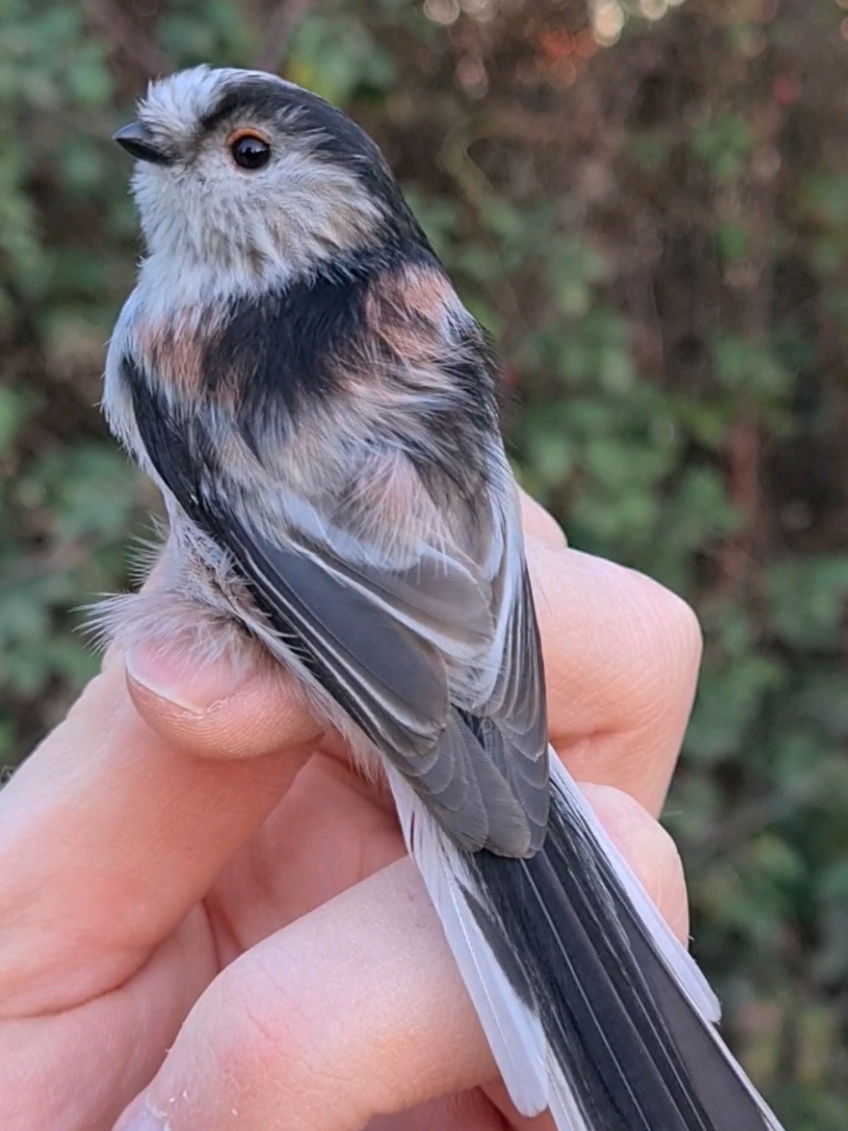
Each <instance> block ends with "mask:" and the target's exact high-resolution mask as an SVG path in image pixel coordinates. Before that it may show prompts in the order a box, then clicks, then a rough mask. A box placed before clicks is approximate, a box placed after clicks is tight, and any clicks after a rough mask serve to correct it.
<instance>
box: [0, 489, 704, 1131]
mask: <svg viewBox="0 0 848 1131" xmlns="http://www.w3.org/2000/svg"><path fill="white" fill-rule="evenodd" d="M525 530H526V535H527V555H528V561H529V565H530V571H531V576H532V579H533V585H534V591H535V596H536V605H537V612H538V615H539V620H540V625H541V630H542V637H543V643H544V650H545V661H546V668H547V681H548V704H549V710H550V719H549V725H550V732H551V738H552V742H553V744H554V746H555V748H556V749H557V751H558V753H559V754H560V756H561V757H563V758H564V759H565V761H566V762H567V764H568V766H569V768H570V770H571V772H572V773H573V774H574V776H575V777H577V778H578V780H581V781H586V782H591V783H593V784H592V785H591V786H588V787H587V791H588V795H589V798H590V800H591V801H592V803H593V804H594V805H595V806H596V808H597V810H598V812H599V814H600V817H601V819H602V820H603V822H604V823H605V825H606V827H607V829H608V831H609V832H610V833H611V835H612V836H613V838H614V839H615V840H616V842H617V843H618V845H619V847H620V848H621V849H622V851H623V852H624V853H625V855H627V856H628V858H629V859H630V862H631V864H632V865H633V866H634V867H635V869H636V871H637V872H638V874H639V875H640V876H641V878H642V880H643V882H644V883H645V885H646V887H647V888H648V891H649V892H650V893H651V895H652V896H653V898H654V899H655V900H656V902H657V903H658V905H659V906H660V909H661V910H662V912H663V914H664V915H665V916H666V917H667V918H668V919H669V921H670V922H671V924H672V925H673V927H674V929H675V931H676V932H677V934H678V935H679V936H680V937H681V938H684V939H685V937H686V933H687V916H686V901H685V889H684V884H683V877H682V871H681V868H680V863H679V859H678V857H677V854H676V852H675V850H674V847H673V844H672V842H671V841H670V839H669V838H668V837H667V835H666V834H665V833H664V832H663V831H662V829H661V828H660V826H659V825H658V824H657V823H656V822H655V820H654V819H653V817H654V816H656V814H658V812H659V810H660V808H661V805H662V802H663V799H664V796H665V792H666V789H667V785H668V781H669V778H670V775H671V771H672V769H673V766H674V763H675V761H676V758H677V753H678V749H679V745H680V741H681V737H682V734H683V730H684V727H685V724H686V720H687V718H688V714H689V710H690V706H691V700H692V695H693V691H694V685H695V679H696V674H697V666H698V659H699V654H700V638H699V634H698V630H697V626H696V623H695V620H694V617H693V616H692V614H691V612H690V611H689V610H688V608H687V607H686V606H685V605H684V604H683V603H682V602H680V601H679V600H678V599H677V598H676V597H674V596H673V595H672V594H670V593H669V592H668V591H666V590H664V589H662V588H661V587H660V586H658V585H656V584H655V583H653V582H651V581H649V580H648V579H647V578H645V577H642V576H641V575H639V574H636V573H633V572H631V571H629V570H626V569H623V568H621V567H619V566H615V565H613V564H611V563H608V562H605V561H602V560H600V559H597V558H592V557H589V556H587V555H583V554H580V553H577V552H575V551H573V550H568V549H566V548H565V546H564V542H563V539H562V535H561V534H560V532H559V530H558V528H557V527H556V526H555V524H554V523H553V522H552V520H551V519H550V518H549V517H548V516H547V515H546V514H545V513H544V512H543V511H542V510H541V508H539V507H537V506H536V505H535V504H533V503H531V502H529V501H528V500H525ZM130 669H131V672H132V674H131V675H130V676H129V677H128V678H127V677H125V669H124V657H123V656H122V655H121V654H120V652H118V651H117V650H114V651H112V652H111V653H110V654H109V655H108V656H107V658H106V661H105V663H104V668H103V672H102V674H101V675H100V676H99V677H98V678H97V679H95V680H93V681H92V683H91V684H89V686H88V687H87V688H86V690H85V692H84V693H83V695H82V697H81V698H80V700H79V701H78V702H77V704H76V705H75V706H74V708H73V709H72V711H71V712H70V714H69V716H68V718H67V720H66V721H65V722H64V723H63V724H61V726H59V727H58V728H57V729H56V730H55V731H54V732H53V733H52V734H51V735H50V736H49V737H48V738H47V739H46V740H45V742H44V743H43V744H42V746H41V747H40V748H39V749H38V750H37V751H36V752H35V753H34V754H33V755H32V757H31V758H30V759H29V761H28V762H27V763H26V764H25V765H24V766H23V767H22V768H21V769H20V770H19V771H18V773H17V774H16V775H15V777H14V778H13V779H12V781H11V782H10V783H9V785H8V786H7V787H6V789H5V790H4V791H3V792H2V793H1V794H0V1126H2V1127H3V1128H4V1131H108V1129H109V1128H111V1127H112V1126H113V1123H114V1121H115V1119H116V1118H117V1117H118V1115H119V1113H120V1112H121V1110H122V1109H123V1107H124V1105H125V1104H127V1103H129V1102H130V1101H131V1100H132V1098H133V1097H134V1096H136V1095H137V1093H139V1092H140V1091H142V1089H144V1096H143V1097H139V1098H138V1099H137V1100H135V1101H133V1102H132V1103H131V1106H130V1109H129V1111H128V1113H126V1116H127V1118H128V1119H131V1118H136V1119H139V1118H142V1117H144V1118H146V1119H147V1120H148V1122H147V1123H141V1124H138V1125H137V1124H135V1123H132V1124H131V1123H130V1122H124V1121H123V1120H122V1121H121V1123H120V1128H121V1131H129V1128H130V1126H131V1127H132V1131H140V1129H141V1128H144V1131H148V1129H149V1131H154V1129H157V1131H158V1129H159V1128H163V1127H165V1126H167V1127H168V1129H169V1131H229V1129H231V1128H233V1129H235V1128H238V1129H239V1131H271V1129H272V1128H277V1127H283V1126H285V1127H286V1128H287V1129H289V1131H299V1129H303V1131H306V1129H307V1128H308V1129H309V1131H342V1129H350V1131H353V1129H355V1128H360V1127H364V1126H366V1125H368V1126H369V1127H370V1128H372V1131H376V1129H377V1128H379V1131H389V1129H391V1131H414V1129H416V1128H433V1127H438V1128H440V1129H444V1131H472V1129H473V1131H490V1129H491V1131H494V1129H495V1128H499V1129H503V1128H504V1127H512V1128H524V1127H526V1126H529V1125H530V1124H531V1122H532V1121H529V1120H525V1119H522V1118H521V1117H519V1116H517V1115H516V1114H515V1113H514V1111H513V1110H512V1108H511V1106H510V1105H509V1102H508V1100H507V1098H506V1095H505V1092H504V1090H503V1088H502V1086H500V1085H499V1084H497V1082H494V1078H495V1067H494V1063H493V1061H492V1058H491V1054H490V1053H489V1050H488V1046H487V1045H486V1041H485V1038H484V1037H483V1034H482V1030H481V1029H480V1027H479V1025H478V1023H477V1021H476V1017H475V1015H474V1011H473V1009H472V1007H471V1004H470V1002H469V1000H468V998H467V996H466V994H465V991H464V989H463V986H462V982H461V980H460V978H459V974H458V972H457V971H456V969H455V967H454V964H453V961H452V958H451V956H450V953H449V951H448V949H447V944H446V943H445V941H444V938H443V935H442V932H441V928H440V926H439V923H438V920H437V918H436V916H435V913H434V911H433V910H432V908H431V907H430V905H429V902H428V900H427V897H426V895H425V893H424V890H423V886H422V884H421V882H420V880H419V878H418V876H417V873H416V871H415V869H414V867H413V865H412V864H411V862H410V861H409V860H408V859H404V858H403V857H404V849H403V844H402V841H401V838H400V834H399V832H398V829H397V825H396V822H395V819H394V815H393V811H392V808H391V803H390V801H389V800H388V798H387V797H386V796H384V795H383V794H382V793H381V792H380V791H379V790H378V789H375V788H373V787H371V786H369V785H367V784H366V783H364V782H363V781H362V780H361V779H360V778H359V777H357V776H356V775H355V774H354V773H353V772H352V771H351V770H350V768H349V766H348V765H347V763H346V761H345V759H344V756H343V752H342V751H339V749H338V748H337V745H336V744H335V743H334V742H333V741H332V740H331V739H330V738H329V736H326V735H323V734H322V732H321V729H320V727H319V726H318V725H317V724H316V723H315V722H314V720H313V719H311V718H310V717H309V716H308V715H307V714H306V713H305V712H304V711H303V710H302V709H301V708H300V707H299V706H298V704H297V701H296V699H295V697H293V696H292V695H291V694H289V693H287V691H286V687H285V683H284V681H283V680H281V679H280V678H279V676H278V675H276V674H273V673H271V672H270V670H264V669H263V670H261V671H257V672H255V673H253V674H252V676H251V675H250V674H249V675H248V678H247V679H246V680H244V681H242V682H241V684H240V686H234V685H233V680H232V676H231V675H228V673H227V672H226V671H223V670H214V669H210V670H208V671H201V672H184V671H181V670H180V669H179V666H178V664H177V663H176V661H169V660H168V659H167V658H163V657H159V658H154V657H151V656H145V655H144V654H143V652H141V653H139V654H134V655H133V656H132V657H130ZM652 815H653V816H652ZM181 1026H182V1028H181ZM178 1034H179V1035H178ZM169 1049H170V1051H169V1052H168V1051H167V1050H169ZM166 1053H167V1055H166ZM151 1081H152V1083H151ZM398 1112H403V1113H404V1114H402V1115H397V1114H392V1113H398ZM377 1113H383V1114H382V1115H377ZM157 1117H158V1118H157ZM372 1117H375V1118H373V1119H372ZM369 1120H372V1121H371V1122H370V1123H369ZM544 1120H545V1117H541V1120H540V1121H539V1124H538V1125H539V1126H544V1125H545V1123H544ZM533 1126H534V1127H535V1126H537V1124H536V1123H535V1122H534V1123H533Z"/></svg>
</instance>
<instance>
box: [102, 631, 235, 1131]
mask: <svg viewBox="0 0 848 1131" xmlns="http://www.w3.org/2000/svg"><path fill="white" fill-rule="evenodd" d="M124 665H125V667H126V671H127V675H128V676H129V678H130V679H132V680H133V682H135V683H137V684H140V685H141V686H142V687H144V688H146V689H147V690H148V691H150V692H152V693H153V694H154V695H157V696H158V697H159V698H160V699H167V700H168V701H169V702H170V703H173V704H175V706H177V707H180V708H181V709H182V710H184V711H189V712H191V713H192V714H194V715H200V714H203V713H205V712H206V711H208V710H209V709H210V707H213V706H214V705H215V704H216V703H220V702H221V701H222V700H224V699H229V697H230V696H231V695H234V694H235V692H236V691H237V690H238V689H239V688H240V687H242V686H243V685H244V684H245V683H247V681H248V680H249V679H250V677H251V675H252V674H253V673H252V671H250V670H248V669H245V670H241V671H238V670H235V669H234V668H233V665H232V664H231V663H229V662H228V661H227V660H225V659H222V660H219V661H217V662H216V663H213V664H203V663H202V662H198V661H197V660H196V659H193V658H192V657H190V656H186V655H181V654H180V653H179V652H178V651H176V650H168V649H165V648H162V647H153V646H151V645H148V644H137V645H135V646H134V647H132V648H131V649H130V650H129V651H128V652H127V654H126V656H125V657H124ZM133 1131H135V1129H134V1128H133Z"/></svg>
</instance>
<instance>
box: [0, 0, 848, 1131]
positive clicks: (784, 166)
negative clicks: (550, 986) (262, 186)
mask: <svg viewBox="0 0 848 1131" xmlns="http://www.w3.org/2000/svg"><path fill="white" fill-rule="evenodd" d="M842 7H843V5H842V2H841V0H840V3H839V4H837V3H836V2H835V0H803V2H802V0H732V2H731V0H685V2H680V0H677V3H671V0H669V3H668V4H666V3H664V2H663V0H642V2H641V5H640V4H639V3H637V2H636V0H595V2H593V3H591V4H586V3H584V2H583V0H463V2H460V0H430V2H429V3H427V4H420V3H418V2H417V0H380V2H376V0H374V2H371V3H368V4H366V3H364V2H357V0H325V2H324V3H315V4H312V5H310V4H308V3H303V2H300V3H293V2H291V0H289V3H288V5H287V4H285V3H282V4H281V3H262V2H260V0H253V2H252V3H248V2H247V0H244V2H243V3H239V2H238V0H173V2H165V0H163V2H161V3H157V2H156V0H148V2H147V3H145V4H144V5H139V6H136V5H133V4H131V3H130V2H129V0H97V2H91V3H89V4H86V5H79V6H69V5H67V4H63V3H61V2H60V0H39V2H31V0H0V339H2V351H1V352H0V365H2V370H1V371H0V372H1V373H2V377H1V378H0V467H2V485H0V695H1V696H2V706H3V715H2V722H0V763H6V764H8V765H14V764H15V763H16V762H17V761H18V760H19V758H20V757H21V756H23V755H24V754H25V753H26V751H27V750H28V749H29V748H30V747H31V745H32V743H33V742H34V741H35V739H36V738H37V737H38V736H39V735H40V734H41V733H43V732H44V730H45V729H46V728H47V727H49V726H50V725H52V724H53V723H54V722H55V721H56V720H57V719H58V718H59V717H60V716H61V713H62V711H63V710H64V709H65V708H66V706H67V704H68V702H69V701H70V699H71V698H72V696H73V695H74V693H75V692H76V690H77V689H78V688H79V687H80V685H81V684H82V683H83V682H84V681H85V679H87V678H88V677H89V675H90V674H91V672H92V671H93V669H94V667H95V659H94V658H93V656H92V654H91V651H90V649H89V648H88V647H87V645H86V644H85V641H84V639H83V638H82V637H81V636H80V634H79V631H78V629H79V625H80V623H81V622H82V619H83V618H82V617H81V615H80V614H79V613H76V612H74V611H73V610H74V608H75V607H76V606H79V605H81V604H85V603H86V602H88V601H91V600H92V599H94V598H95V597H96V595H97V594H99V593H100V592H104V591H111V590H114V589H116V588H120V587H122V586H125V585H127V584H129V580H128V577H127V561H128V550H127V545H128V539H129V538H130V537H131V536H137V535H139V534H144V533H145V532H146V526H145V521H146V520H145V518H144V516H145V515H146V514H147V513H148V512H149V510H150V509H151V508H152V507H154V506H155V499H154V498H153V496H152V495H151V492H150V490H149V488H148V487H147V486H146V485H145V484H144V483H142V482H141V481H140V479H139V478H138V477H137V475H136V474H135V473H134V472H133V471H132V470H131V469H130V468H129V467H128V466H127V464H126V461H125V459H124V457H123V456H122V455H121V454H120V453H119V452H118V450H117V449H116V447H115V445H114V443H113V442H112V441H111V440H110V439H109V438H108V437H107V436H106V433H105V430H104V427H103V424H102V422H101V420H100V418H99V415H98V413H97V411H96V407H95V406H96V402H97V399H98V396H99V373H100V370H101V366H102V360H103V347H104V342H105V340H106V338H107V337H108V333H109V328H110V326H111V323H112V321H113V319H114V317H115V314H116V313H117V310H118V308H119V306H120V304H121V302H122V300H123V297H124V296H125V294H126V293H127V292H128V290H129V288H130V286H131V281H132V272H133V267H134V260H135V258H136V256H137V254H138V251H139V244H138V237H137V234H136V227H135V220H134V217H133V214H132V209H131V206H130V203H129V199H128V195H127V191H126V181H127V174H128V169H127V165H126V162H125V160H124V159H123V158H122V157H121V155H120V154H118V153H116V152H113V148H114V147H112V146H111V145H110V144H109V142H108V138H109V135H110V133H111V132H112V130H113V129H114V128H115V127H116V126H117V125H119V124H120V123H121V122H122V120H123V119H124V117H125V115H127V114H128V113H129V112H130V106H131V101H132V98H133V97H135V96H136V95H137V94H138V93H139V92H140V91H141V89H142V88H143V84H144V81H145V79H146V78H147V76H148V75H149V74H150V73H154V72H157V71H162V70H165V69H168V68H169V67H177V66H184V65H188V64H193V63H196V62H200V61H208V62H212V63H226V64H231V65H247V64H252V63H255V62H257V61H261V62H264V64H265V65H269V66H278V67H279V68H280V70H281V72H282V73H285V74H287V75H288V76H289V77H291V78H293V79H295V80H296V81H299V82H302V83H304V84H306V85H308V86H311V87H313V88H314V89H316V90H318V91H319V92H320V93H322V94H324V95H325V96H327V97H329V98H331V99H334V100H335V101H337V102H340V103H341V104H343V105H344V106H346V107H347V108H348V109H349V110H350V111H351V112H352V113H353V114H354V115H355V116H356V117H357V118H358V119H359V120H360V121H361V122H362V123H363V124H364V125H365V126H366V128H368V129H369V130H370V131H371V132H372V133H373V134H374V135H375V136H376V137H377V138H378V139H379V140H380V142H381V144H382V145H383V146H384V148H385V150H386V153H387V155H388V157H389V159H390V161H391V163H392V164H393V166H394V167H395V168H396V170H397V171H398V173H399V175H400V177H401V179H402V181H403V182H404V184H405V186H406V187H407V189H408V191H409V195H410V199H411V201H412V202H413V204H414V206H415V208H416V209H417V211H418V213H419V215H420V216H421V218H422V221H423V222H424V224H425V226H426V227H427V229H428V231H429V232H430V234H431V236H432V238H433V240H434V242H435V244H436V245H437V247H438V249H439V251H440V253H441V254H442V256H443V257H444V260H445V262H446V264H447V266H448V267H449V269H450V270H451V272H452V273H453V275H454V277H455V278H456V280H457V282H458V284H459V286H460V288H461V290H462V293H463V296H464V298H465V299H466V301H467V302H468V305H469V306H470V308H471V309H472V310H473V311H474V312H475V314H476V315H477V316H478V317H479V318H480V319H481V320H482V321H483V322H484V323H485V324H486V325H487V326H488V327H489V328H490V329H491V330H492V332H493V333H494V334H495V335H496V337H497V338H498V340H499V341H500V343H501V346H502V349H503V351H504V354H505V356H506V358H507V368H506V379H507V381H508V382H509V383H510V385H511V386H512V387H513V388H514V389H515V391H516V393H517V396H516V398H515V399H516V406H515V407H514V409H513V410H512V411H511V412H510V414H509V421H508V427H509V431H510V436H511V440H512V444H513V453H514V457H515V462H516V467H517V469H518V471H519V474H520V475H521V477H522V479H523V481H524V482H525V484H526V485H527V487H528V488H529V489H530V490H531V491H532V492H533V493H534V494H536V495H537V496H538V497H539V498H541V499H542V500H543V501H544V502H545V503H546V504H547V505H548V506H549V507H551V509H552V510H553V511H554V513H555V514H556V515H557V516H558V517H559V518H560V519H561V521H562V522H563V524H564V526H565V527H566V529H567V530H568V533H569V536H570V539H571V541H572V543H573V544H574V545H576V546H578V547H580V548H582V549H585V550H588V551H591V552H594V553H598V554H602V555H606V556H609V557H612V558H615V559H617V560H619V561H623V562H626V563H628V564H630V565H633V566H634V567H636V568H639V569H643V570H645V571H647V572H648V573H650V574H652V575H653V576H655V577H657V578H659V579H660V580H661V581H663V582H664V583H666V584H667V585H669V586H671V587H672V588H674V589H676V590H677V591H678V592H680V593H682V594H683V595H684V596H685V597H686V598H687V599H688V600H689V601H690V602H691V603H692V604H693V605H694V606H695V607H696V609H697V610H698V612H699V615H700V618H701V622H702V624H703V627H704V633H705V659H704V669H703V677H702V681H701V687H700V693H699V698H698V702H697V705H696V709H695V713H694V716H693V719H692V723H691V727H690V731H689V735H688V738H687V744H686V751H685V756H684V759H683V763H682V766H681V770H680V772H679V774H678V778H677V781H676V785H675V788H674V792H673V795H672V798H671V801H670V803H669V806H668V812H667V820H668V823H669V825H670V827H671V828H672V830H673V832H674V833H675V835H676V836H677V837H678V839H679V842H680V844H681V847H682V851H683V854H684V858H685V859H686V861H687V864H688V866H689V874H690V878H691V886H692V899H693V918H694V936H695V946H696V950H697V953H698V955H699V957H700V958H701V960H702V962H703V963H704V965H705V966H706V967H707V969H708V971H709V972H710V974H711V976H712V977H713V979H714V981H715V982H716V984H717V987H718V989H719V991H720V993H721V996H722V998H723V1000H724V1001H725V1002H726V1006H727V1016H726V1030H727V1033H728V1037H729V1039H730V1040H731V1042H732V1043H733V1044H734V1046H735V1047H736V1048H737V1050H738V1051H739V1053H740V1055H741V1056H742V1057H743V1059H744V1061H745V1063H746V1065H747V1067H748V1068H749V1070H750V1071H751V1073H752V1074H753V1076H754V1078H755V1079H756V1080H757V1082H758V1083H759V1084H760V1085H761V1086H762V1088H763V1089H764V1091H765V1092H766V1093H767V1094H768V1096H769V1097H770V1099H771V1101H772V1102H773V1104H774V1106H775V1107H776V1108H777V1110H778V1111H779V1113H780V1114H781V1115H782V1116H783V1118H784V1120H785V1122H786V1124H787V1126H790V1127H792V1128H793V1129H794V1131H843V1128H844V1126H845V1111H846V1110H848V819H846V813H848V759H846V755H845V747H846V740H848V695H847V694H846V688H848V671H846V632H845V628H846V622H845V608H846V597H848V498H846V472H848V439H846V428H845V423H846V420H847V419H848V388H846V376H845V374H846V350H847V349H848V262H847V261H846V253H848V125H846V123H848V115H846V113H845V108H846V101H845V90H844V73H845V65H846V59H848V42H846V39H848V20H846V16H845V13H844V12H843V11H842ZM646 15H647V16H650V19H648V18H645V16H646ZM592 21H594V23H593V22H592Z"/></svg>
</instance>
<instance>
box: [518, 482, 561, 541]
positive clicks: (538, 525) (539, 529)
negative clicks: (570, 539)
mask: <svg viewBox="0 0 848 1131" xmlns="http://www.w3.org/2000/svg"><path fill="white" fill-rule="evenodd" d="M518 497H519V500H520V502H521V522H522V525H523V526H524V534H525V536H527V537H530V538H536V539H538V541H540V542H543V543H545V545H547V546H550V547H551V549H553V550H560V549H562V548H563V547H564V546H566V545H567V542H566V538H565V534H564V533H563V530H562V527H561V526H560V525H559V523H558V522H557V520H556V519H555V518H554V516H553V515H552V514H551V513H550V512H549V511H546V510H545V508H544V507H543V506H542V504H541V503H537V502H536V500H535V499H533V498H531V497H530V495H528V494H527V492H526V491H519V492H518Z"/></svg>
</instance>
